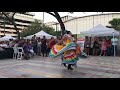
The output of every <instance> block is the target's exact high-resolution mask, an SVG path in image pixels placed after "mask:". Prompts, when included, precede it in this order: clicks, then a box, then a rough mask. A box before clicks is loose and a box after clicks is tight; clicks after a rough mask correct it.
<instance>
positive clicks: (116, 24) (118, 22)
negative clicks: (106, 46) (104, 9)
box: [109, 18, 120, 31]
mask: <svg viewBox="0 0 120 90" xmlns="http://www.w3.org/2000/svg"><path fill="white" fill-rule="evenodd" d="M109 24H111V28H114V29H115V30H119V31H120V19H119V18H114V19H113V20H111V21H109Z"/></svg>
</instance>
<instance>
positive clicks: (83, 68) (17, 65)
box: [0, 56, 120, 78]
mask: <svg viewBox="0 0 120 90" xmlns="http://www.w3.org/2000/svg"><path fill="white" fill-rule="evenodd" d="M77 66H78V67H77V68H74V67H73V68H74V70H73V71H71V70H67V69H66V68H65V67H64V66H61V60H60V57H57V58H49V57H42V56H35V57H34V58H31V59H30V60H24V59H23V60H15V59H5V60H0V78H120V57H112V56H109V57H104V56H101V57H100V56H89V57H88V58H86V59H83V58H80V59H79V61H78V63H77Z"/></svg>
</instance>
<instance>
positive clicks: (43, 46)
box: [41, 36, 47, 57]
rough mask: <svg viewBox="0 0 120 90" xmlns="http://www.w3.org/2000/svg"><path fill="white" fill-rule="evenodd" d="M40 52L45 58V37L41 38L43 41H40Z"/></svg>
mask: <svg viewBox="0 0 120 90" xmlns="http://www.w3.org/2000/svg"><path fill="white" fill-rule="evenodd" d="M41 52H42V55H43V57H44V54H46V57H47V39H46V37H45V36H43V39H42V40H41Z"/></svg>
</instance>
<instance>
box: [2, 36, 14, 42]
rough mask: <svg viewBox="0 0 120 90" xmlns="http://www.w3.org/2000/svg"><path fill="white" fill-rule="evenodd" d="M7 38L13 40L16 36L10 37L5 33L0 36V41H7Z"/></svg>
mask: <svg viewBox="0 0 120 90" xmlns="http://www.w3.org/2000/svg"><path fill="white" fill-rule="evenodd" d="M9 39H13V40H15V39H16V38H14V37H12V36H11V35H6V36H4V37H1V38H0V41H9Z"/></svg>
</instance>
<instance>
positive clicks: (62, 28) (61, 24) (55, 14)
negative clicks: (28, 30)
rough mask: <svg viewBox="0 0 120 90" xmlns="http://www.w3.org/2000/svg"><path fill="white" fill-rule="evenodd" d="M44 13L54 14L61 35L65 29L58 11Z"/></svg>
mask: <svg viewBox="0 0 120 90" xmlns="http://www.w3.org/2000/svg"><path fill="white" fill-rule="evenodd" d="M46 13H48V14H50V15H52V16H54V17H55V18H56V19H57V21H58V22H59V23H60V27H61V32H62V35H63V34H64V31H65V25H64V23H63V21H62V19H61V17H60V15H59V13H58V12H53V13H52V12H46Z"/></svg>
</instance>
